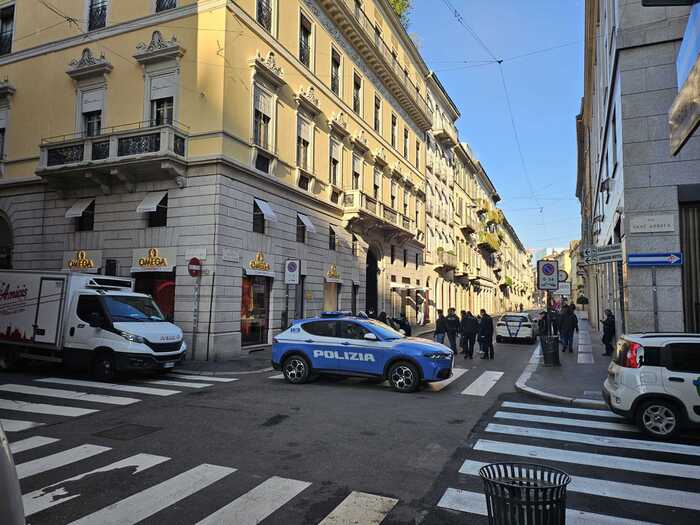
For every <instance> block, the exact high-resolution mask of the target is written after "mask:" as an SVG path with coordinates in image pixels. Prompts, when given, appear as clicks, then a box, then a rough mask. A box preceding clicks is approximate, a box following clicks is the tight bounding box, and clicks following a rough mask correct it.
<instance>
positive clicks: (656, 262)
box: [627, 252, 683, 267]
mask: <svg viewBox="0 0 700 525" xmlns="http://www.w3.org/2000/svg"><path fill="white" fill-rule="evenodd" d="M682 265H683V254H682V253H681V252H674V253H630V254H629V255H628V256H627V266H632V267H634V266H682Z"/></svg>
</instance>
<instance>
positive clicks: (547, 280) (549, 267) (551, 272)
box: [537, 260, 559, 290]
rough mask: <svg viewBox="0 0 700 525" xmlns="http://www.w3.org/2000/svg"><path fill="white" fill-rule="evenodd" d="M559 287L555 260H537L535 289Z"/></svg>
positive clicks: (557, 264)
mask: <svg viewBox="0 0 700 525" xmlns="http://www.w3.org/2000/svg"><path fill="white" fill-rule="evenodd" d="M557 288H559V263H558V262H557V261H545V260H539V261H537V289H538V290H556V289H557Z"/></svg>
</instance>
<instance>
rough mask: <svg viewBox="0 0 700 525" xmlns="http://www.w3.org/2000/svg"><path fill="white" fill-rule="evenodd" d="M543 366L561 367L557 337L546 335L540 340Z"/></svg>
mask: <svg viewBox="0 0 700 525" xmlns="http://www.w3.org/2000/svg"><path fill="white" fill-rule="evenodd" d="M541 343H542V357H544V366H561V363H560V362H559V336H556V335H548V336H544V337H542V339H541Z"/></svg>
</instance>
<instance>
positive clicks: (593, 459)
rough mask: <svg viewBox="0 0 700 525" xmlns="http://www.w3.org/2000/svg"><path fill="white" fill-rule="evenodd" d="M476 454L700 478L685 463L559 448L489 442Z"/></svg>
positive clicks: (478, 446)
mask: <svg viewBox="0 0 700 525" xmlns="http://www.w3.org/2000/svg"><path fill="white" fill-rule="evenodd" d="M474 450H479V451H482V452H494V453H496V454H505V455H508V456H520V457H526V458H528V459H530V460H532V459H540V460H545V461H560V462H563V463H575V464H578V465H588V466H592V467H603V468H608V469H619V470H629V471H631V472H643V473H646V474H658V475H661V476H670V477H677V478H689V479H698V478H700V466H696V465H685V464H683V463H667V462H664V461H652V460H647V459H637V458H626V457H622V456H610V455H606V454H591V453H590V452H577V451H574V450H559V449H556V448H548V447H536V446H532V445H521V444H519V443H508V442H503V441H491V440H489V439H480V440H478V441H477V442H476V444H475V445H474Z"/></svg>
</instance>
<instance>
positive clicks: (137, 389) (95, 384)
mask: <svg viewBox="0 0 700 525" xmlns="http://www.w3.org/2000/svg"><path fill="white" fill-rule="evenodd" d="M34 381H39V382H41V383H55V384H59V385H71V386H83V387H87V388H98V389H102V390H118V391H120V392H131V393H134V394H147V395H151V396H172V395H173V394H179V393H180V392H181V390H166V389H164V388H148V387H146V386H135V385H120V384H116V383H100V382H99V381H84V380H82V379H63V378H61V377H47V378H44V379H35V380H34Z"/></svg>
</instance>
